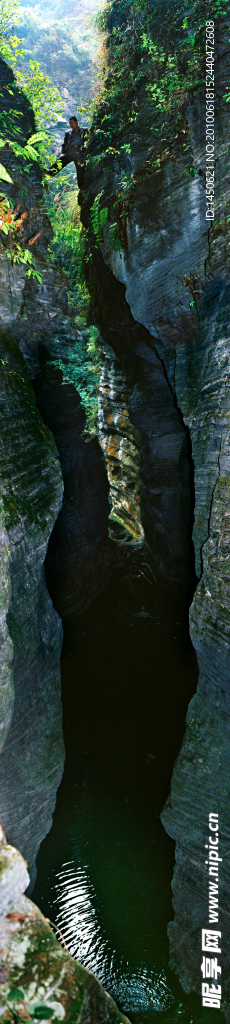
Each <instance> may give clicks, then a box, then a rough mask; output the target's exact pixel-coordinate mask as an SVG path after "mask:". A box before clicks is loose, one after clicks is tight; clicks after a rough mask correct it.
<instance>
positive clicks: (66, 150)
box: [46, 117, 84, 187]
mask: <svg viewBox="0 0 230 1024" xmlns="http://www.w3.org/2000/svg"><path fill="white" fill-rule="evenodd" d="M69 125H70V128H69V130H68V131H67V132H65V138H64V142H63V143H62V148H61V153H60V156H59V157H58V159H57V160H56V161H55V163H54V164H52V165H51V167H48V170H47V171H46V174H48V175H49V177H50V178H53V177H54V175H55V174H58V172H59V171H61V170H62V168H63V167H66V166H67V164H70V163H72V161H73V162H74V164H75V167H76V171H77V180H78V185H79V187H80V186H81V185H82V183H83V177H84V165H83V164H81V163H80V155H81V145H82V140H81V132H80V128H79V124H78V120H77V117H70V118H69Z"/></svg>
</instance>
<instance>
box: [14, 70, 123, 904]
mask: <svg viewBox="0 0 230 1024" xmlns="http://www.w3.org/2000/svg"><path fill="white" fill-rule="evenodd" d="M0 81H1V89H2V95H3V97H4V110H6V111H8V110H9V112H10V106H11V105H12V91H13V95H14V104H15V110H16V111H17V110H20V112H21V118H20V126H21V134H20V138H19V141H20V143H21V145H23V144H24V142H25V140H26V139H27V138H28V137H30V135H31V134H32V133H33V131H34V130H35V125H34V118H33V112H32V110H31V107H30V105H29V104H28V102H27V100H26V98H25V96H23V94H22V93H21V91H20V90H19V89H18V87H17V85H16V83H15V80H14V76H13V74H12V72H11V70H10V69H9V68H8V67H7V66H6V65H5V64H4V63H3V62H2V61H0ZM9 89H10V92H9V91H8V90H9ZM1 160H2V162H3V163H4V165H5V166H6V168H8V171H9V173H10V176H11V178H12V184H9V185H7V186H6V191H7V193H8V195H9V197H10V198H11V199H12V200H13V203H14V208H16V210H17V214H18V218H19V221H20V225H21V226H20V240H21V241H22V243H24V244H25V246H27V247H29V245H30V243H31V242H33V248H32V249H31V252H32V254H33V258H34V262H35V266H36V269H37V270H38V271H39V273H40V274H41V283H39V282H38V281H37V280H33V279H32V278H28V276H27V273H26V270H27V268H26V265H24V264H19V265H17V264H15V263H13V265H12V261H10V260H9V259H8V258H7V256H6V253H5V245H6V236H4V235H3V234H2V235H1V252H0V282H1V309H0V350H1V351H0V393H1V403H0V417H1V463H0V497H1V505H0V517H1V530H0V566H1V609H0V616H1V647H0V664H1V687H0V715H1V731H0V741H1V747H2V748H3V749H2V754H1V759H0V814H1V820H2V823H3V827H4V828H5V829H6V831H7V835H8V839H9V842H11V843H13V844H14V845H16V846H18V848H19V850H20V852H21V853H22V854H23V856H24V857H25V858H26V860H27V862H28V866H29V872H30V878H31V885H33V882H34V878H35V862H36V855H37V851H38V849H39V846H40V843H41V841H42V839H43V837H44V836H45V835H46V833H47V831H48V830H49V828H50V826H51V821H52V811H53V809H54V806H55V800H56V792H57V787H58V785H59V782H60V779H61V776H62V771H63V763H64V747H63V737H62V705H61V693H60V689H61V680H60V653H61V646H62V627H61V622H60V619H59V617H58V614H57V611H56V610H55V609H54V607H53V604H52V601H51V598H50V596H49V592H48V589H47V584H46V576H45V567H44V565H45V559H46V555H47V548H48V543H49V540H50V536H51V534H52V532H53V527H54V524H55V523H56V520H58V521H57V523H56V532H55V534H54V537H53V536H52V542H51V551H50V553H49V559H48V563H47V572H48V576H49V584H50V592H52V597H53V599H54V603H55V598H56V606H58V607H57V610H58V611H59V612H60V614H61V615H63V617H65V615H67V616H68V615H69V614H72V613H74V614H75V612H76V610H77V609H79V610H80V609H81V608H82V607H85V606H86V605H87V603H89V601H90V600H92V597H93V596H94V595H95V594H96V593H97V592H98V588H99V589H100V587H103V586H105V585H106V583H107V581H108V579H110V575H111V563H112V561H113V554H111V550H110V548H108V541H107V517H108V484H107V477H106V471H105V468H104V465H103V461H102V455H101V451H100V447H99V444H98V441H97V439H96V438H94V439H93V440H92V441H91V442H90V443H89V444H86V443H85V439H84V438H83V437H82V434H83V430H84V419H85V418H84V412H83V409H82V407H81V406H80V398H79V395H78V394H77V392H76V388H75V387H74V386H73V385H72V384H71V383H70V384H69V385H68V384H64V383H63V377H62V373H61V372H60V371H59V370H57V369H56V361H57V359H58V358H59V356H60V355H61V357H62V362H63V360H64V362H65V363H66V365H67V366H68V365H69V363H70V361H71V359H72V358H73V351H74V346H77V345H78V343H79V339H80V334H79V332H78V331H76V328H75V325H74V324H73V319H71V316H68V315H67V314H68V301H67V280H66V277H65V275H64V274H63V273H62V272H61V271H59V270H58V268H57V267H54V266H53V265H52V263H51V262H49V261H48V259H47V247H48V244H49V242H50V240H51V237H52V229H51V225H50V223H49V220H48V218H47V216H46V213H45V212H44V206H43V203H42V188H41V173H40V169H39V167H38V165H37V164H36V163H33V164H32V166H28V165H27V164H25V163H23V161H22V159H21V158H15V156H14V152H13V149H12V148H8V147H5V148H2V149H1ZM21 218H22V219H21ZM20 219H21V220H20ZM35 377H36V388H35V390H36V394H37V404H36V401H35V394H34V386H32V383H31V382H32V381H33V382H34V380H35ZM38 407H39V409H40V412H39V411H38ZM51 430H52V433H51ZM53 435H55V439H56V444H57V447H56V444H55V441H54V436H53ZM59 460H60V461H59ZM60 463H61V466H62V472H63V477H62V472H61V466H60ZM63 479H64V483H65V498H64V503H63V505H62V499H63ZM59 513H61V514H60V516H59V517H58V514H59ZM57 579H58V584H59V593H60V590H61V600H60V602H58V599H57V597H56V583H57ZM60 584H61V586H60Z"/></svg>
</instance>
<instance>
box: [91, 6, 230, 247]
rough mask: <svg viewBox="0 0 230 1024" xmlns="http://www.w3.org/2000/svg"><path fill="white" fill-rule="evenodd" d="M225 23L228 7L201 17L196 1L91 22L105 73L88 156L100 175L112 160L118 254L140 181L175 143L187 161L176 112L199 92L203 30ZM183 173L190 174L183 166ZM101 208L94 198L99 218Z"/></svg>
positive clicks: (109, 10)
mask: <svg viewBox="0 0 230 1024" xmlns="http://www.w3.org/2000/svg"><path fill="white" fill-rule="evenodd" d="M228 17H229V0H210V3H209V6H208V14H207V9H206V8H205V5H204V4H203V3H202V2H201V0H176V3H175V2H174V3H172V0H151V2H150V0H109V3H108V4H107V5H106V7H105V8H104V10H103V11H102V13H101V14H100V15H99V18H98V24H99V26H100V29H101V31H102V32H103V33H106V50H107V72H106V78H105V84H104V90H103V94H102V102H101V103H100V104H99V105H97V106H96V108H95V111H94V116H93V127H92V137H91V145H90V154H91V159H93V160H95V158H96V156H97V155H98V154H100V155H103V159H104V170H106V169H110V168H112V167H114V160H115V158H116V157H117V154H119V155H118V164H119V185H118V187H117V189H116V191H115V193H114V197H113V201H112V209H113V211H114V214H115V217H114V218H113V219H115V221H116V224H117V227H118V231H119V234H120V238H121V241H122V244H123V246H124V245H125V244H126V242H125V234H126V222H127V217H128V215H129V212H130V210H131V209H132V205H133V203H134V201H135V192H136V191H137V189H138V188H139V186H140V185H141V184H142V183H143V181H144V179H145V177H146V175H149V174H152V173H153V172H156V171H158V169H159V167H160V165H161V162H162V161H163V160H165V159H166V158H168V157H169V156H170V154H171V152H172V150H173V146H174V144H175V143H174V140H175V139H177V138H178V139H179V140H180V141H181V142H182V144H183V145H184V148H185V147H186V143H187V147H186V148H187V151H188V157H189V150H190V135H189V129H188V124H187V121H186V116H185V108H184V107H183V104H184V100H185V99H187V98H189V94H190V92H192V93H194V91H196V90H200V89H201V88H204V84H205V22H206V20H207V18H210V19H213V20H214V21H215V22H216V21H217V20H221V21H222V22H223V21H224V20H225V21H226V25H227V22H228ZM146 144H147V145H146ZM147 148H148V152H146V150H147ZM130 151H131V153H132V155H134V156H135V164H136V167H137V170H136V171H135V173H132V167H131V164H130V166H129V167H128V165H127V166H126V167H125V161H124V159H123V157H126V161H127V164H128V158H129V153H130ZM185 151H186V149H185ZM142 153H143V156H142V159H141V154H142ZM116 173H117V171H116ZM188 173H190V174H191V176H192V177H194V176H195V173H196V170H195V168H194V167H193V166H192V164H191V161H190V164H188ZM103 208H104V201H103V196H102V194H101V203H100V209H101V212H102V209H103ZM100 209H99V208H97V210H95V206H94V205H93V207H92V209H91V219H92V223H93V230H94V234H95V221H96V217H95V213H97V224H96V235H97V239H98V237H99V226H100ZM110 214H111V211H110V210H109V213H108V220H110Z"/></svg>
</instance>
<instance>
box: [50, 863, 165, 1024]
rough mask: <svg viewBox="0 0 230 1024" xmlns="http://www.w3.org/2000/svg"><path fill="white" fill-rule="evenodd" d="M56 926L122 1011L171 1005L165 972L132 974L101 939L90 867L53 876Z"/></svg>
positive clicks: (64, 870)
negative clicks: (54, 880) (54, 881)
mask: <svg viewBox="0 0 230 1024" xmlns="http://www.w3.org/2000/svg"><path fill="white" fill-rule="evenodd" d="M55 889H56V893H57V895H56V899H55V900H54V902H55V903H56V905H57V914H56V923H57V925H58V927H59V928H60V930H61V932H62V935H63V937H64V939H65V941H66V943H67V946H68V949H69V952H70V953H71V955H72V956H73V957H75V959H76V960H80V962H81V963H82V964H83V965H84V967H86V968H87V969H88V970H90V971H92V972H93V974H96V975H97V977H98V978H99V979H100V981H101V982H102V984H103V985H104V987H105V988H106V989H107V990H108V991H109V992H110V994H111V995H112V996H113V998H114V999H115V1000H116V1002H118V1003H119V1004H120V1006H122V1008H123V1009H124V1011H126V1012H127V1013H128V1012H131V1011H132V1012H134V1011H141V1012H142V1013H145V1012H149V1011H150V1010H158V1011H163V1010H165V1009H168V1008H169V1006H170V1005H171V1002H172V995H171V992H170V990H169V988H168V986H167V983H166V977H165V974H164V971H161V972H160V973H159V974H156V973H155V972H154V971H151V970H149V969H148V968H147V967H146V965H145V964H143V963H141V964H140V966H139V968H138V969H137V970H136V971H135V972H134V971H133V969H132V968H131V966H129V962H128V961H127V960H125V958H124V957H121V958H120V959H119V957H118V955H117V954H116V950H112V949H111V948H110V946H109V942H108V940H107V939H106V937H105V936H104V935H103V930H102V928H101V926H100V924H99V923H98V920H97V912H96V907H95V904H96V894H95V890H94V886H93V884H92V882H91V880H90V877H89V867H88V865H87V864H85V865H84V867H82V866H79V867H78V868H76V867H75V866H74V861H68V862H67V863H66V864H63V865H62V869H61V871H59V872H58V873H57V875H56V884H55Z"/></svg>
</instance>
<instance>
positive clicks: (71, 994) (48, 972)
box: [0, 827, 129, 1024]
mask: <svg viewBox="0 0 230 1024" xmlns="http://www.w3.org/2000/svg"><path fill="white" fill-rule="evenodd" d="M28 882H29V876H28V871H27V868H26V864H25V861H24V860H23V858H22V856H21V854H20V853H18V850H16V849H15V848H14V847H12V846H10V845H9V844H8V843H7V842H6V838H5V836H4V833H3V831H2V828H1V827H0V981H1V994H0V1015H1V1018H2V1020H3V1021H5V1022H6V1021H9V1020H12V1015H13V1014H14V1017H15V1018H16V1017H18V1016H21V1015H22V1016H23V1018H24V1015H25V1014H26V1020H29V1021H32V1020H33V1019H34V1016H36V1013H35V1011H36V1009H37V1011H38V1019H43V1020H44V1019H45V1018H46V1019H49V1017H53V1016H55V1020H63V1018H65V1020H66V1022H67V1024H70V1021H72V1020H73V1019H74V1020H78V1021H81V1024H91V1022H92V1024H105V1022H107V1024H129V1021H128V1018H127V1017H125V1016H124V1015H123V1014H122V1013H119V1010H118V1008H117V1006H116V1003H115V1002H114V1000H113V999H112V998H111V996H109V995H108V994H107V992H105V990H104V989H103V988H102V985H101V984H100V982H99V981H98V980H97V978H94V976H93V974H91V973H90V971H86V970H85V968H84V967H82V966H81V964H79V963H77V962H76V960H73V958H72V957H71V956H70V955H69V954H68V951H67V952H66V951H65V950H64V949H63V948H62V947H61V945H60V942H57V939H56V938H55V936H54V934H53V932H52V929H51V928H50V926H49V923H48V921H47V920H46V919H45V918H44V917H43V915H42V914H41V913H40V911H39V910H38V908H37V907H35V905H34V903H31V900H29V899H27V898H26V896H24V895H23V893H24V891H25V889H26V887H28ZM49 1011H50V1013H49Z"/></svg>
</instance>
